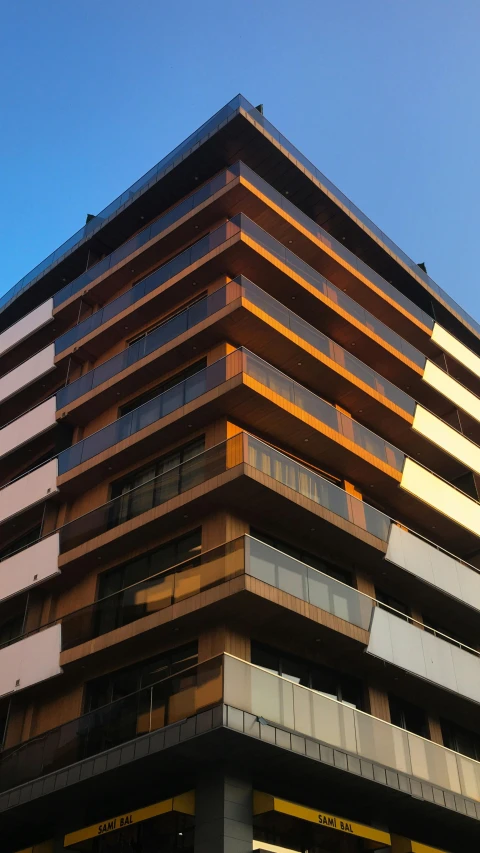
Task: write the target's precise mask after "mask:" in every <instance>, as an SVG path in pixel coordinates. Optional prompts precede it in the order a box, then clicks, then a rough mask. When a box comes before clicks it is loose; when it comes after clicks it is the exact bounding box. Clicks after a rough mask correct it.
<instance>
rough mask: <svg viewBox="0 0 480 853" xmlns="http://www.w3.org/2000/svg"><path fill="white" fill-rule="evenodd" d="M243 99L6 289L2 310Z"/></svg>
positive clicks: (228, 116) (233, 102)
mask: <svg viewBox="0 0 480 853" xmlns="http://www.w3.org/2000/svg"><path fill="white" fill-rule="evenodd" d="M241 102H242V98H241V95H237V96H236V97H235V98H233V100H231V101H230V102H229V103H228V104H226V105H225V106H224V107H222V109H221V110H219V111H218V112H217V113H215V115H214V116H212V117H211V118H210V119H208V121H206V122H205V123H204V124H202V126H201V127H199V128H198V130H196V131H195V132H194V133H192V134H190V136H189V137H187V139H185V140H184V141H183V142H181V143H180V144H179V145H177V147H176V148H174V149H173V151H170V153H169V154H167V155H166V156H165V157H163V159H162V160H160V162H159V163H157V164H156V165H155V166H153V167H152V168H151V169H150V170H149V171H148V172H146V174H145V175H143V176H142V177H141V178H139V179H138V181H135V183H134V184H132V186H131V187H129V188H128V190H125V192H123V193H122V194H121V195H119V196H118V198H116V199H115V201H112V202H111V203H110V204H109V205H107V207H105V208H104V209H103V210H102V211H101V212H100V213H99V214H98V215H97V216H95V217H94V218H93V219H91V220H90V221H89V222H87V224H86V225H84V226H83V227H82V228H80V230H79V231H77V232H76V233H75V234H73V235H72V237H70V238H69V239H68V240H66V241H65V242H64V243H62V245H61V246H59V247H58V249H56V250H55V251H54V252H52V253H51V254H50V255H48V257H47V258H45V260H43V261H42V262H41V263H39V264H38V265H37V266H36V267H34V269H33V270H31V271H30V272H29V273H27V274H26V275H25V276H24V277H23V278H21V279H20V281H19V282H17V284H15V285H14V286H13V287H11V288H10V290H7V292H6V293H5V294H4V295H3V296H2V297H1V298H0V311H1V310H2V309H4V308H6V306H7V305H9V304H10V302H12V301H13V300H14V299H16V298H17V296H19V294H20V293H21V292H22V291H23V290H27V289H28V288H29V287H31V286H32V285H33V284H35V282H36V281H37V279H39V278H41V276H43V274H44V273H45V272H46V271H47V270H48V269H49V267H53V266H54V265H55V264H56V263H58V261H60V260H62V258H64V257H65V256H66V255H68V254H70V252H71V251H72V250H73V249H75V248H76V247H77V246H78V245H79V244H80V243H81V242H82V241H83V240H85V239H86V238H87V237H91V236H92V235H93V234H94V233H96V232H97V231H98V230H99V229H100V228H101V227H102V226H103V225H104V224H105V222H106V221H107V220H108V219H109V218H110V217H111V216H114V215H115V214H116V213H118V212H119V210H120V209H121V208H122V207H124V205H127V204H129V202H131V201H132V200H133V199H134V198H135V197H136V196H139V195H141V194H142V193H143V192H145V190H146V189H148V188H149V187H150V186H153V184H155V183H156V182H157V181H159V180H160V179H161V178H162V177H163V175H164V174H166V173H167V172H168V171H170V170H171V169H173V168H174V166H176V165H177V164H178V163H180V162H181V161H182V160H184V159H185V158H186V157H188V155H189V154H190V153H191V150H192V148H193V147H194V146H196V145H198V144H199V143H202V142H204V141H206V140H207V139H208V138H209V137H210V136H212V135H213V134H215V133H216V132H217V130H219V128H220V127H221V126H222V125H223V124H224V123H226V122H227V121H228V120H229V119H231V118H232V117H233V116H234V115H235V114H236V113H237V112H238V110H239V107H240V105H241Z"/></svg>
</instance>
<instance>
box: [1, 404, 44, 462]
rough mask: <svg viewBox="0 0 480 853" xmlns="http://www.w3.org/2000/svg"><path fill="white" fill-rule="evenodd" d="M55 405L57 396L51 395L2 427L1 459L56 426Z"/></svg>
mask: <svg viewBox="0 0 480 853" xmlns="http://www.w3.org/2000/svg"><path fill="white" fill-rule="evenodd" d="M55 405H56V404H55V397H50V399H49V400H44V402H43V403H40V405H39V406H35V408H34V409H30V411H29V412H26V413H25V414H24V415H21V416H20V417H19V418H16V419H15V420H14V421H11V423H9V424H7V426H5V427H3V429H0V459H1V457H2V456H6V455H7V453H11V452H12V450H16V449H17V447H21V446H22V445H23V444H27V442H29V441H31V440H32V438H35V437H36V436H37V435H41V433H42V432H46V431H47V430H48V429H51V428H52V427H54V426H55V424H56V420H55Z"/></svg>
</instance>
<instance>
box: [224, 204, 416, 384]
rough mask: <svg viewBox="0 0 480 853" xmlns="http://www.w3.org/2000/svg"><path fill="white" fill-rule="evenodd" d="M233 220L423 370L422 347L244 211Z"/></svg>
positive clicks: (316, 288) (293, 270) (247, 233)
mask: <svg viewBox="0 0 480 853" xmlns="http://www.w3.org/2000/svg"><path fill="white" fill-rule="evenodd" d="M230 221H231V222H233V223H235V224H237V225H238V226H239V227H240V228H241V230H242V232H243V233H244V234H246V235H247V236H248V237H251V238H252V240H254V241H255V242H256V243H258V244H259V245H260V246H262V248H264V249H266V250H267V251H268V252H270V254H272V255H274V256H275V257H276V258H278V259H279V260H280V261H282V263H283V264H285V265H286V266H288V267H289V269H290V270H292V272H294V273H297V275H300V276H301V277H302V278H303V279H305V281H307V282H308V283H309V284H310V285H311V286H312V287H314V288H315V290H318V292H319V293H322V294H323V295H324V296H326V297H327V298H328V299H329V300H330V301H331V302H334V303H335V304H336V305H338V307H339V308H343V310H344V311H346V313H347V314H349V315H350V316H351V317H353V318H354V319H355V320H358V321H359V322H360V323H362V325H363V326H365V327H366V328H367V329H370V331H372V332H374V333H375V334H376V335H378V337H380V338H381V339H382V340H383V341H385V342H386V343H387V344H389V345H390V346H392V347H393V348H394V349H396V350H397V351H398V352H400V353H402V355H404V356H405V357H406V358H408V359H410V361H413V362H414V364H416V365H418V367H421V368H422V369H423V368H424V367H425V362H426V357H425V356H424V355H423V353H421V352H419V350H417V349H416V348H415V347H414V346H412V345H411V344H409V343H408V341H406V340H405V339H404V338H402V337H401V336H400V335H398V334H397V333H396V332H394V331H393V329H391V328H390V327H389V326H386V325H385V323H382V322H381V320H378V319H377V318H376V317H374V315H373V314H370V313H369V311H366V310H365V308H362V306H361V305H359V304H358V302H355V300H354V299H352V298H351V297H350V296H347V294H346V293H344V292H343V290H340V289H339V288H338V287H335V285H334V284H332V283H331V282H330V281H328V279H326V278H325V277H324V276H323V275H321V274H320V273H319V272H317V271H316V270H314V269H313V267H311V266H309V265H308V264H307V263H306V261H303V260H302V259H301V258H299V257H298V255H295V254H294V253H293V252H292V251H291V250H290V249H287V248H286V246H284V245H283V244H282V243H279V242H278V240H276V239H275V238H274V237H272V236H271V234H269V233H268V232H267V231H264V229H263V228H261V227H260V226H259V225H257V224H256V222H252V220H251V219H249V218H248V216H245V214H244V213H239V214H238V215H237V216H234V217H233V218H232V219H231V220H230Z"/></svg>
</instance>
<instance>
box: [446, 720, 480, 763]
mask: <svg viewBox="0 0 480 853" xmlns="http://www.w3.org/2000/svg"><path fill="white" fill-rule="evenodd" d="M440 724H441V727H442V735H443V744H444V746H446V747H448V749H454V750H455V752H461V753H462V755H468V757H469V758H474V759H475V761H480V735H479V734H478V733H477V732H471V731H469V730H468V729H464V728H463V727H462V726H458V725H457V724H456V723H452V722H451V720H441V721H440Z"/></svg>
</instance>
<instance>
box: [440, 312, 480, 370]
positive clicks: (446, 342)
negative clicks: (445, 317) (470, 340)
mask: <svg viewBox="0 0 480 853" xmlns="http://www.w3.org/2000/svg"><path fill="white" fill-rule="evenodd" d="M432 341H433V342H434V343H436V344H437V346H439V347H440V349H443V351H444V352H447V353H448V354H449V355H451V356H452V357H453V358H454V359H455V360H456V361H458V362H460V364H463V366H464V367H467V368H468V370H470V371H471V372H472V373H473V374H474V375H475V376H478V377H479V378H480V358H479V357H478V355H476V354H475V353H474V352H472V350H471V349H469V348H468V347H466V346H465V344H462V343H461V342H460V341H459V340H457V338H455V337H454V336H453V335H451V334H450V332H447V330H446V329H443V328H442V326H439V325H438V323H435V325H434V327H433V332H432Z"/></svg>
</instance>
